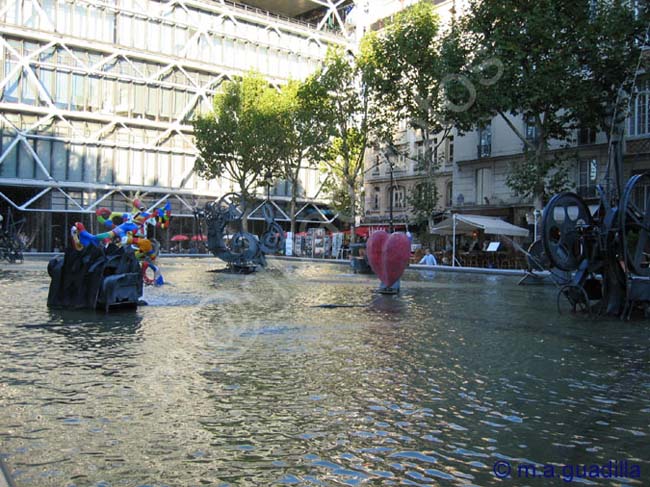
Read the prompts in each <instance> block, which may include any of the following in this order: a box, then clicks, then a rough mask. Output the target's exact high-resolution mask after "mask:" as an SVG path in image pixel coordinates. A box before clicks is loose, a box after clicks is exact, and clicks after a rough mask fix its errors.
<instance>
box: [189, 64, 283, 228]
mask: <svg viewBox="0 0 650 487" xmlns="http://www.w3.org/2000/svg"><path fill="white" fill-rule="evenodd" d="M278 106H279V104H278V93H277V91H276V90H275V89H273V88H272V87H270V86H269V84H268V82H267V81H266V80H264V78H263V77H262V76H261V75H260V74H258V73H253V72H252V73H249V74H247V75H246V76H244V77H243V78H242V79H241V80H236V81H230V82H226V83H224V84H223V85H222V92H221V93H219V94H217V95H216V96H215V97H214V104H213V111H212V112H211V113H208V114H205V115H201V116H198V117H196V119H194V120H193V122H192V124H193V126H194V137H195V139H196V146H197V148H198V150H199V156H198V157H197V159H196V162H195V166H194V167H195V169H196V171H197V173H198V174H199V175H200V176H202V177H204V178H207V179H212V178H218V177H226V178H228V179H230V180H231V181H233V182H234V183H236V184H237V186H238V189H239V192H240V195H241V198H242V199H243V200H244V201H248V202H250V201H252V199H253V190H254V188H256V187H257V185H258V184H259V181H260V180H261V179H262V176H263V174H264V173H266V172H267V171H269V170H271V171H276V170H277V161H279V160H281V159H282V158H283V156H284V151H285V147H284V145H283V130H282V125H281V123H280V115H279V111H278ZM247 220H248V212H247V214H245V215H244V217H243V219H242V227H243V229H244V230H246V229H247Z"/></svg>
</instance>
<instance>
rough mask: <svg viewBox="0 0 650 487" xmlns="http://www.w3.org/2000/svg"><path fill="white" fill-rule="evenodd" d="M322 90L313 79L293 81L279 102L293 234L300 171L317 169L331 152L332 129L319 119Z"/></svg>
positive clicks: (283, 165)
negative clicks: (315, 167)
mask: <svg viewBox="0 0 650 487" xmlns="http://www.w3.org/2000/svg"><path fill="white" fill-rule="evenodd" d="M319 96H320V86H319V85H318V83H317V82H316V81H314V80H313V79H311V78H310V79H308V80H307V81H305V82H302V83H301V82H298V81H290V82H289V83H287V84H286V85H284V86H283V87H282V89H281V91H280V94H279V96H278V99H277V104H278V105H277V110H278V113H279V115H280V124H281V125H280V127H281V129H282V131H283V141H282V145H283V148H284V151H283V153H282V156H281V159H280V164H279V166H278V172H279V174H278V175H279V176H280V177H282V178H283V179H285V180H286V181H288V182H290V183H291V188H292V191H291V215H290V216H291V231H292V232H295V231H296V217H295V212H296V200H297V197H298V188H299V186H300V171H301V169H303V168H306V167H310V166H314V165H316V164H317V162H318V161H320V160H322V159H323V157H324V154H325V153H326V151H327V145H328V142H329V134H330V126H329V124H328V122H327V120H323V119H321V118H320V117H319V111H320V110H319V106H318V104H317V103H315V102H317V101H318V97H319Z"/></svg>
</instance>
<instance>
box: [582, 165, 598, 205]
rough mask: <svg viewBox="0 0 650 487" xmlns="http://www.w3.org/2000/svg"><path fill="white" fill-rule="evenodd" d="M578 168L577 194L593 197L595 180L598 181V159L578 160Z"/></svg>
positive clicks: (594, 194)
mask: <svg viewBox="0 0 650 487" xmlns="http://www.w3.org/2000/svg"><path fill="white" fill-rule="evenodd" d="M579 169H580V171H579V172H580V174H579V177H578V179H579V181H578V194H579V195H580V196H582V197H585V198H591V197H595V196H596V182H597V181H598V160H597V159H589V160H586V161H580V168H579Z"/></svg>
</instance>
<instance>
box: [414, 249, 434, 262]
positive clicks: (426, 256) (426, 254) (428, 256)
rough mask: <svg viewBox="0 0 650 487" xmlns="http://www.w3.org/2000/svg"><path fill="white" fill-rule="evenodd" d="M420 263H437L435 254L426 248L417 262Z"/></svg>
mask: <svg viewBox="0 0 650 487" xmlns="http://www.w3.org/2000/svg"><path fill="white" fill-rule="evenodd" d="M418 264H420V265H432V266H433V265H438V262H437V261H436V258H435V256H434V255H433V254H432V253H431V250H429V249H426V250H425V252H424V257H422V259H420V262H418Z"/></svg>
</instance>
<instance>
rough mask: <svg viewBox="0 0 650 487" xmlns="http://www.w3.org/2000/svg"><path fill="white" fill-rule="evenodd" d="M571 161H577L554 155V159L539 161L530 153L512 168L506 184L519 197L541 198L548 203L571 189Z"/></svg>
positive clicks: (513, 164)
mask: <svg viewBox="0 0 650 487" xmlns="http://www.w3.org/2000/svg"><path fill="white" fill-rule="evenodd" d="M570 161H572V162H575V161H576V159H575V158H573V157H568V158H566V157H560V156H558V155H557V154H553V156H552V157H547V158H545V159H544V160H542V161H538V159H537V158H536V157H534V156H533V157H530V153H526V154H525V155H524V158H523V160H520V161H517V162H514V163H512V165H511V166H510V172H509V173H508V176H507V178H506V184H507V185H508V186H509V187H510V188H511V189H512V190H513V192H514V193H515V195H517V196H522V197H525V198H526V197H535V196H539V197H541V199H542V201H543V202H546V201H548V200H549V199H550V197H551V196H552V195H554V194H556V193H560V192H562V191H568V190H569V189H571V185H570V183H569V167H570V164H569V162H570Z"/></svg>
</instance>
